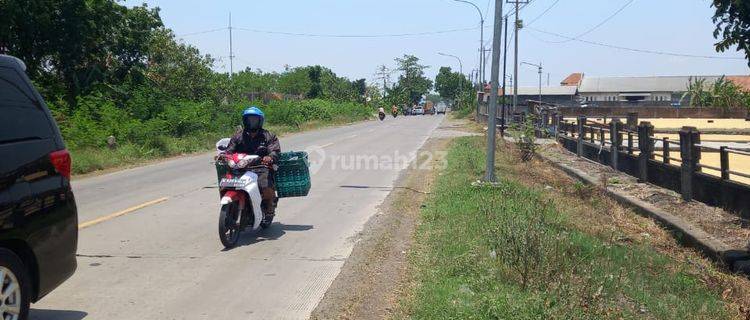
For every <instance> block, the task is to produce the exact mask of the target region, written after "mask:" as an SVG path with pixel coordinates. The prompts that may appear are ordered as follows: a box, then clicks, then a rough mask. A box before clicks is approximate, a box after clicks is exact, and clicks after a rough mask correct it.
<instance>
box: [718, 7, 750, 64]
mask: <svg viewBox="0 0 750 320" xmlns="http://www.w3.org/2000/svg"><path fill="white" fill-rule="evenodd" d="M713 7H714V8H716V12H715V13H714V17H713V20H714V23H716V30H714V38H717V39H719V42H718V43H716V50H717V51H719V52H724V51H726V50H729V49H730V48H732V47H733V46H737V51H745V57H746V58H747V59H748V65H750V1H744V0H713Z"/></svg>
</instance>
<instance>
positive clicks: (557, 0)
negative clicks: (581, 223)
mask: <svg viewBox="0 0 750 320" xmlns="http://www.w3.org/2000/svg"><path fill="white" fill-rule="evenodd" d="M558 2H560V0H555V2H553V3H552V4H551V5H550V6H549V7H547V9H545V10H544V11H543V12H542V13H541V14H539V15H538V16H536V18H534V19H531V22H529V23H527V24H526V25H527V26H530V25H532V24H534V22H536V21H537V20H539V19H541V18H542V17H543V16H544V15H545V14H547V12H549V11H550V10H552V8H554V7H555V6H556V5H557V3H558Z"/></svg>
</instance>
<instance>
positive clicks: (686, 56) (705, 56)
mask: <svg viewBox="0 0 750 320" xmlns="http://www.w3.org/2000/svg"><path fill="white" fill-rule="evenodd" d="M528 29H529V30H533V31H536V32H539V33H544V34H548V35H552V36H556V37H560V38H563V39H567V40H570V41H578V42H582V43H586V44H590V45H595V46H600V47H606V48H611V49H618V50H624V51H631V52H639V53H649V54H657V55H663V56H674V57H683V58H701V59H718V60H744V59H745V58H743V57H722V56H708V55H697V54H687V53H677V52H668V51H660V50H650V49H637V48H628V47H622V46H617V45H612V44H607V43H602V42H596V41H589V40H583V39H577V38H575V37H570V36H566V35H562V34H559V33H555V32H550V31H544V30H540V29H537V28H533V27H529V28H528ZM539 40H541V39H539ZM542 41H544V40H542ZM544 42H548V43H559V42H550V41H544Z"/></svg>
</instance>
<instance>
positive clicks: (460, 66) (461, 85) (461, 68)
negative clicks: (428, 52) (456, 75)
mask: <svg viewBox="0 0 750 320" xmlns="http://www.w3.org/2000/svg"><path fill="white" fill-rule="evenodd" d="M437 54H439V55H441V56H445V57H451V58H455V59H456V60H458V71H459V72H460V74H461V78H463V77H464V64H463V62H461V58H459V57H458V56H454V55H452V54H447V53H442V52H438V53H437ZM458 89H459V92H460V93H461V94H463V92H464V79H461V82H459V83H458ZM454 102H455V101H454Z"/></svg>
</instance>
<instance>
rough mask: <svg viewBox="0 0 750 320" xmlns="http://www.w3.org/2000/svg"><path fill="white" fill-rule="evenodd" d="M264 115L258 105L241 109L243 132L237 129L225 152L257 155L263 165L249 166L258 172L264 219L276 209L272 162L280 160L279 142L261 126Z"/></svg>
mask: <svg viewBox="0 0 750 320" xmlns="http://www.w3.org/2000/svg"><path fill="white" fill-rule="evenodd" d="M264 122H265V115H264V114H263V111H261V110H260V109H259V108H258V107H255V106H251V107H250V108H247V109H245V111H243V112H242V127H243V129H242V131H240V132H237V133H236V134H235V135H234V136H233V137H232V138H231V140H230V141H229V146H228V147H227V150H226V153H228V154H232V153H246V154H250V155H258V156H260V157H261V158H260V162H261V164H263V165H264V166H265V168H258V169H252V171H253V172H255V173H256V174H257V175H258V187H260V193H261V197H262V198H263V201H262V202H261V207H262V208H263V211H264V214H265V215H264V219H266V220H270V219H273V215H274V213H275V211H276V185H275V180H274V168H273V164H275V163H276V162H277V161H279V155H280V154H281V145H280V144H279V139H278V138H277V137H276V135H275V134H273V133H271V132H270V131H268V130H265V129H263V123H264Z"/></svg>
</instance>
